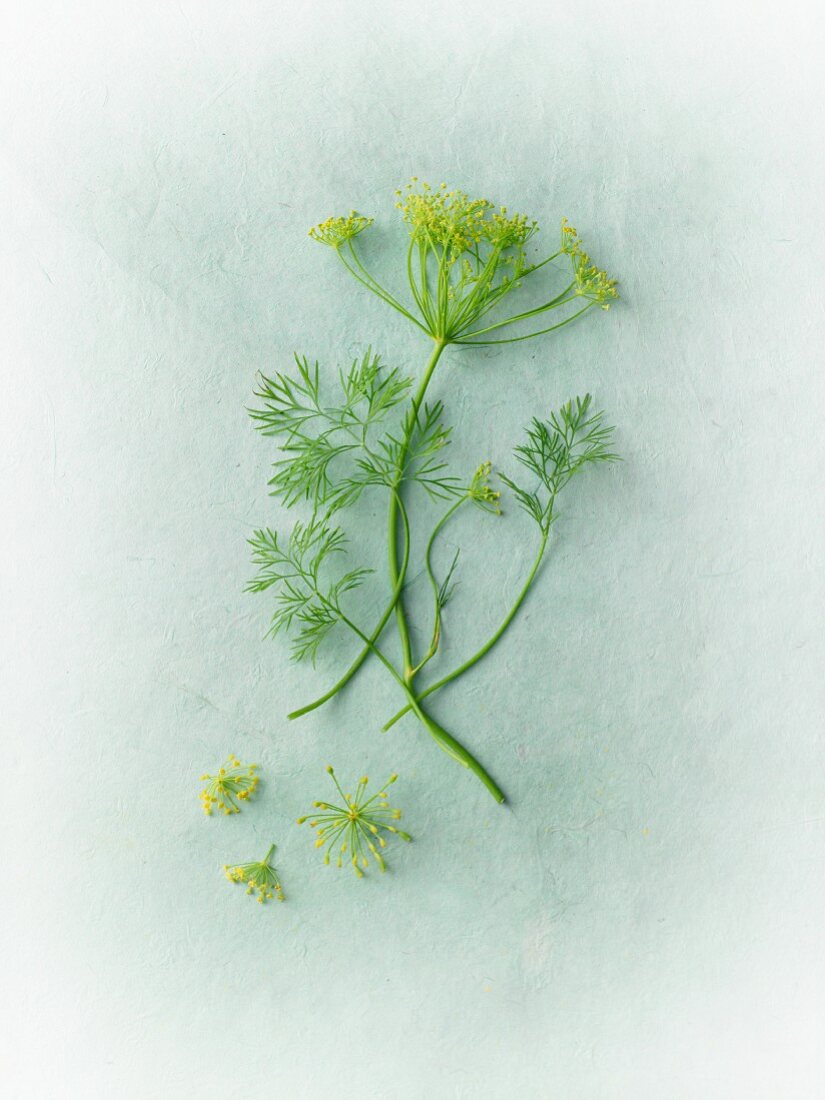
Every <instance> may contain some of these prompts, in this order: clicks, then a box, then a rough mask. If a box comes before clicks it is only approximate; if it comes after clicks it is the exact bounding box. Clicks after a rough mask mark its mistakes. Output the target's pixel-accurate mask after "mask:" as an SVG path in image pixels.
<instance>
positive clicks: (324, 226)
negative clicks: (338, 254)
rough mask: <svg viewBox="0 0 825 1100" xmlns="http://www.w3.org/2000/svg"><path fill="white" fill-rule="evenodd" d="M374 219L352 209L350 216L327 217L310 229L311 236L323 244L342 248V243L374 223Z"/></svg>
mask: <svg viewBox="0 0 825 1100" xmlns="http://www.w3.org/2000/svg"><path fill="white" fill-rule="evenodd" d="M372 222H373V219H372V218H366V217H364V215H363V214H359V213H357V212H356V211H355V210H353V211H351V213H350V214H349V216H348V217H346V218H341V217H335V218H327V220H326V221H324V222H321V224H320V225H316V226H314V227H313V228H312V229H310V231H309V235H310V237H312V239H313V240H314V241H319V242H320V243H321V244H328V245H329V246H330V248H336V249H337V248H340V247H341V245H342V244H345V243H346V242H347V241H351V240H352V239H353V238H354V237H357V236H358V234H359V233H363V232H364V230H365V229H367V228H368V227H369V226H371V225H372Z"/></svg>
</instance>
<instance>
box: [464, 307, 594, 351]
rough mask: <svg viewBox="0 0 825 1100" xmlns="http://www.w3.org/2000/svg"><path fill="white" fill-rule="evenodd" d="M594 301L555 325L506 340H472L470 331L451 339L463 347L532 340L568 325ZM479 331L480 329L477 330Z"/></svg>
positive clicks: (585, 311)
mask: <svg viewBox="0 0 825 1100" xmlns="http://www.w3.org/2000/svg"><path fill="white" fill-rule="evenodd" d="M595 304H596V303H595V302H588V303H587V305H586V306H585V307H584V308H583V309H579V310H577V311H576V312H575V313H574V314H572V316H570V317H565V319H564V320H563V321H559V323H558V324H556V325H551V326H550V327H549V328H542V329H539V331H538V332H528V333H525V335H524V336H511V337H509V339H507V340H472V339H471V337H472V336H473V333H472V332H468V333H467V335H466V337H462V338H461V339H460V340H453V341H452V342H453V343H454V344H459V345H463V346H464V347H467V348H471V347H484V346H485V345H488V344H517V343H518V342H519V341H520V340H532V338H533V337H534V336H544V334H545V333H547V332H555V331H556V329H558V328H564V326H565V325H569V324H570V322H571V321H575V320H576V318H577V317H581V315H582V314H583V313H587V311H588V309H591V308H592V307H593V306H594V305H595ZM479 331H481V330H479Z"/></svg>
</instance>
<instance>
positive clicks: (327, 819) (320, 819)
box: [298, 765, 412, 878]
mask: <svg viewBox="0 0 825 1100" xmlns="http://www.w3.org/2000/svg"><path fill="white" fill-rule="evenodd" d="M327 772H328V773H329V775H330V776H331V777H332V782H333V783H334V784H335V789H336V790H337V791H338V794H339V795H340V796H341V801H342V803H343V805H341V806H339V805H337V804H335V803H333V802H314V803H313V806H314V808H315V809H316V810H318V811H319V812H318V813H315V814H311V815H309V814H308V815H307V816H306V817H299V818H298V824H299V825H303V823H304V822H305V821H307V820H309V818H310V817H311V818H312V820H311V821H310V822H309V824H310V826H311V828H313V829H316V830H317V838H316V840H315V847H316V848H326V852H325V853H324V863H326V864H329V860H330V854H331V853H332V850H333V848H334V847H335V846H336V845H338V841H339V840H340V841H341V843H340V845H338V858H337V864H338V866H339V867H341V866H342V865H343V862H344V857H345V856H346V858H347V862H348V863H349V864H350V865H351V866H352V869H353V870H354V871H355V873H356V875H358V877H359V878H363V877H364V874H363V872H364V871H365V870H366V869H367V867H368V866H369V859H368V858H367V852H370V853H371V855H372V858H373V859H374V860H375V862H376V863H377V864H378V866H379V868H380V869H381V870H382V871H386V869H387V866H386V863H385V862H384V857H383V856H382V855H381V852H380V851H379V848H386V846H387V842H386V840H385V839H384V837H383V836H382V833H390V834H392V835H393V836H397V837H399V838H400V839H401V840H406V841H410V840H412V837H411V836H410V835H409V833H405V832H403V831H402V830H401V829H399V828H398V827H397V826H395V825H393V824H392V822H393V821H398V820H400V818H401V811H400V810H394V809H393V808H392V807H391V806H390V804H389V802H388V801H387V799H388V797H389V796H388V795H387V791H386V788H387V787H389V786H390V785H391V784H392V783H394V782H395V781H396V779H397V778H398V776H397V775H391V776H390V777H389V779H388V780H387V782H386V783H385V784H384V786H383V788H382V789H381V790H380V791H379V792H378V794H374V795H372V796H371V797H370V798H367V784H368V783H369V778H368V777H367V776H366V775H364V776H362V777H361V778H360V779H359V780H358V786H357V787H356V789H355V794H354V795H352V794H344V792H343V789H342V788H341V784H340V783H339V782H338V780H337V778H336V776H335V772H334V771H333V769H332V765H329V766H328V767H327ZM376 844H377V845H378V847H377V848H376Z"/></svg>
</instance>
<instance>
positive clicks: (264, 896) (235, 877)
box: [223, 844, 284, 905]
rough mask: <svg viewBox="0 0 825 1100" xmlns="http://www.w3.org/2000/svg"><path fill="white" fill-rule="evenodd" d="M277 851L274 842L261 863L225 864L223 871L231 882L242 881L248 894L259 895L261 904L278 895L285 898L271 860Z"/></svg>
mask: <svg viewBox="0 0 825 1100" xmlns="http://www.w3.org/2000/svg"><path fill="white" fill-rule="evenodd" d="M274 851H275V845H274V844H273V845H272V846H271V847H270V849H269V851H268V852H267V853H266V855H265V856H264V858H263V859H262V860H261V862H260V863H239V864H237V865H236V866H234V867H230V866H229V865H228V864H227V865H224V869H223V873H224V874H225V875H226V877H227V878H228V879H229V881H230V882H240V883H242V884H243V885H244V886H246V892H247V894H254V895H257V898H258V901H259V902H260V904H261V905H263V904H264V902H266V901H271V900H272V899H273V897H277V899H278V901H283V900H284V891H283V888H282V887H281V880H280V879H279V878H278V872H277V871H276V870H275V868H274V867H273V866H272V864H271V863H270V862H269V861H270V859H272V853H273V852H274Z"/></svg>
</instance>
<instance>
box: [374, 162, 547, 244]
mask: <svg viewBox="0 0 825 1100" xmlns="http://www.w3.org/2000/svg"><path fill="white" fill-rule="evenodd" d="M395 194H396V198H397V200H398V201H397V202H396V204H395V205H396V206H397V208H398V209H399V210H400V211H401V213H402V215H403V217H404V221H405V222H406V223H407V225H408V226H409V227H410V233H411V235H412V237H413V239H414V240H416V239H419V240H424V241H427V242H429V243H431V244H437V245H440V246H441V247H442V248H443V249H444V250H445V251H446V252H447V254H448V257H449V259H450V260H451V261H454V260H456V259H458V257H459V256H461V255H462V254H463V253H465V252H473V251H475V249H477V247H478V245H480V244H483V243H486V244H489V245H492V246H494V247H495V248H497V249H505V248H509V247H513V246H521V245H523V244H524V242H525V241H526V240H527V239H528V237H530V236H532V234H533V233H535V231H536V228H537V226H536V223H535V222H528V220H527V218H526V216H525V215H523V214H516V215H514V216H508V214H507V208H506V207H504V206H501V207H499V208H498V209H497V210H496V208H495V206H494V205H493V203H491V202H490V200H489V199H471V198H470V197H469V196H468V195H467V194H466V193H465V192H464V191H448V190H447V184H446V183H442V184H441V185H440V186H439V187H437V188H433V187H431V186H430V184H429V183H422V184H421V186H420V187H419V186H418V177H417V176H413V178H412V180H411V181H410V183H408V184H407V186H406V189H405V190H404V191H401V190H399V191H396V193H395Z"/></svg>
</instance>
